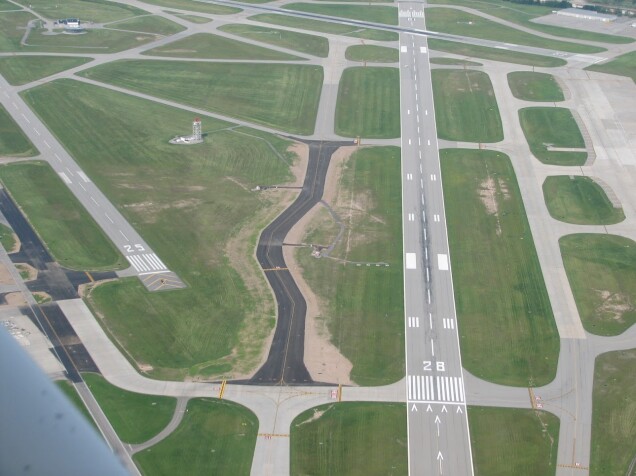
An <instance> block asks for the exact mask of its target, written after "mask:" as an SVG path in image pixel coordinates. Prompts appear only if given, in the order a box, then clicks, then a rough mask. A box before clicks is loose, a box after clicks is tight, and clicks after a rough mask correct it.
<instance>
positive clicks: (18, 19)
mask: <svg viewBox="0 0 636 476" xmlns="http://www.w3.org/2000/svg"><path fill="white" fill-rule="evenodd" d="M35 18H36V17H35V16H33V15H31V14H30V13H28V12H10V13H3V14H2V15H0V51H2V52H4V51H19V50H20V39H21V38H22V36H23V35H24V28H25V27H26V26H27V23H28V22H29V21H30V20H35Z"/></svg>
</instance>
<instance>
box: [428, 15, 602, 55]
mask: <svg viewBox="0 0 636 476" xmlns="http://www.w3.org/2000/svg"><path fill="white" fill-rule="evenodd" d="M426 27H427V28H430V29H431V30H432V31H439V32H442V33H450V34H453V35H462V36H469V37H472V38H483V39H486V40H492V41H498V42H503V43H513V44H516V45H526V46H534V47H536V48H546V49H552V50H560V51H569V52H572V53H599V52H601V51H606V49H605V48H601V47H598V46H592V45H582V44H579V43H570V42H567V41H559V40H552V39H549V38H545V37H541V36H537V35H533V34H531V33H526V32H524V31H521V30H517V29H516V28H511V27H509V26H505V25H502V24H500V23H497V22H494V21H491V20H487V19H486V18H483V17H480V16H477V15H473V14H472V13H467V12H464V11H461V10H456V9H454V8H428V9H427V10H426Z"/></svg>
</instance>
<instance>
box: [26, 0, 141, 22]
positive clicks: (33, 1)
mask: <svg viewBox="0 0 636 476" xmlns="http://www.w3.org/2000/svg"><path fill="white" fill-rule="evenodd" d="M16 1H17V3H20V4H21V5H24V6H26V7H29V8H32V9H33V10H34V11H35V12H37V13H39V14H40V15H42V16H43V17H45V18H49V19H51V20H57V19H59V18H76V17H77V16H78V15H79V14H80V13H81V15H80V16H81V20H82V21H83V22H88V21H92V22H95V23H107V22H110V21H116V20H122V19H124V18H130V17H133V16H136V15H143V14H145V13H148V12H146V11H144V10H141V9H139V8H135V7H132V6H130V5H126V4H125V3H115V2H108V1H104V0H64V1H63V2H51V1H50V0H16Z"/></svg>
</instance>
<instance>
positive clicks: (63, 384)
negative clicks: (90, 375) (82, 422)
mask: <svg viewBox="0 0 636 476" xmlns="http://www.w3.org/2000/svg"><path fill="white" fill-rule="evenodd" d="M55 385H56V386H57V388H59V389H60V390H61V391H62V393H63V394H64V395H66V398H68V399H69V400H70V402H71V404H72V405H73V406H74V407H75V408H77V410H78V411H79V412H80V413H81V414H82V415H84V418H86V421H88V422H89V423H90V424H91V426H92V427H93V428H95V430H96V431H99V429H98V428H97V425H96V424H95V420H93V417H92V416H91V414H90V413H89V411H88V409H87V408H86V405H84V402H83V401H82V399H81V398H80V396H79V393H77V390H75V387H73V384H71V382H69V381H68V380H56V381H55Z"/></svg>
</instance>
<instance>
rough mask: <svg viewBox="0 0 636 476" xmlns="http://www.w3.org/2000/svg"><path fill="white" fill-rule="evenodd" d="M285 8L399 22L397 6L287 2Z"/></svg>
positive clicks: (372, 20)
mask: <svg viewBox="0 0 636 476" xmlns="http://www.w3.org/2000/svg"><path fill="white" fill-rule="evenodd" d="M283 8H285V9H286V10H295V11H298V12H308V13H318V14H320V15H327V16H332V17H340V18H350V19H352V20H362V21H368V22H372V23H383V24H385V25H397V24H398V11H397V8H396V7H388V6H385V5H372V6H368V5H367V6H361V5H342V4H337V3H323V4H318V3H287V4H286V5H285V6H284V7H283Z"/></svg>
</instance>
